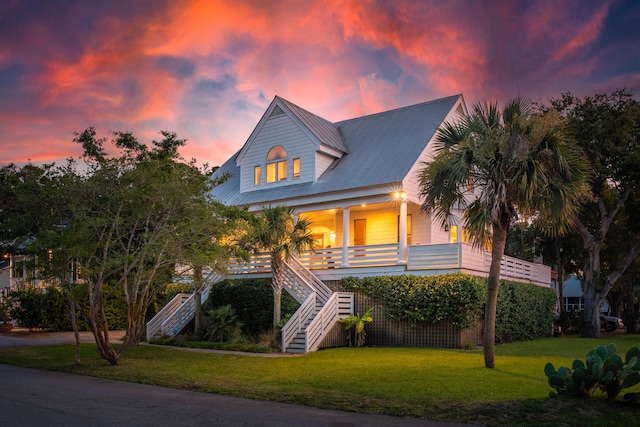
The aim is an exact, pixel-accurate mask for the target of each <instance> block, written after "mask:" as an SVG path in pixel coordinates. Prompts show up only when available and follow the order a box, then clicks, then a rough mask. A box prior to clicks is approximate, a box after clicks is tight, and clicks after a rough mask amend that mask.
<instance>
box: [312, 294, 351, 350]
mask: <svg viewBox="0 0 640 427" xmlns="http://www.w3.org/2000/svg"><path fill="white" fill-rule="evenodd" d="M353 301H354V296H353V293H351V292H335V293H334V294H333V295H331V298H329V301H327V303H326V304H325V305H324V306H323V307H322V308H321V309H320V311H319V312H318V314H317V315H316V317H314V318H313V320H312V321H311V323H309V326H307V329H306V335H307V336H306V351H316V350H318V348H319V347H320V344H322V339H323V338H324V337H325V336H326V335H327V333H328V332H329V331H330V330H331V328H333V326H334V325H335V324H336V322H337V321H338V320H340V319H343V318H345V317H348V316H349V315H351V314H353V309H354V302H353Z"/></svg>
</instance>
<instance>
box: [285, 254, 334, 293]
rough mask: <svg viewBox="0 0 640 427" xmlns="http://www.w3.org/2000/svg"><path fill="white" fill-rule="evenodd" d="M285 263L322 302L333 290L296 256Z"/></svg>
mask: <svg viewBox="0 0 640 427" xmlns="http://www.w3.org/2000/svg"><path fill="white" fill-rule="evenodd" d="M285 264H286V265H287V266H288V267H289V269H291V270H292V271H294V272H295V274H296V275H297V277H299V278H300V279H302V280H303V281H304V282H305V284H306V285H307V286H309V287H310V288H311V289H312V290H313V291H315V292H316V293H317V294H318V299H319V301H320V302H321V303H322V304H324V303H326V302H327V301H328V300H329V298H330V297H331V294H332V293H333V291H331V289H329V288H328V287H327V285H325V284H324V283H323V282H322V280H320V279H318V278H317V277H316V275H315V274H313V273H312V272H311V271H309V270H307V269H306V268H305V266H304V265H303V264H302V263H301V262H300V261H298V260H297V259H296V258H291V259H289V261H288V262H286V263H285Z"/></svg>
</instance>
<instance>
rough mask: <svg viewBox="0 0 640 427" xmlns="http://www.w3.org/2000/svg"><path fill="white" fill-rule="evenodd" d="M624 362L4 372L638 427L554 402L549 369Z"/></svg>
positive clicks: (604, 409)
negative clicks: (55, 373) (546, 369)
mask: <svg viewBox="0 0 640 427" xmlns="http://www.w3.org/2000/svg"><path fill="white" fill-rule="evenodd" d="M609 342H614V343H615V344H616V346H617V348H618V350H619V352H621V353H623V352H626V350H627V349H628V348H630V347H632V346H634V345H637V344H638V343H640V337H639V336H638V335H615V336H608V337H606V338H603V339H599V340H594V339H586V338H578V337H563V338H549V339H542V340H536V341H528V342H521V343H513V344H506V345H501V346H498V347H497V349H496V354H497V357H496V368H495V369H486V368H484V361H483V355H482V352H481V351H463V350H442V349H416V348H367V347H365V348H337V349H328V350H322V351H319V352H316V353H311V354H308V355H305V356H300V357H281V358H264V357H258V356H246V355H236V354H231V355H230V354H217V353H212V352H194V351H186V350H181V349H174V348H166V347H156V346H140V347H138V348H134V349H128V350H127V351H125V352H124V353H123V355H122V361H121V365H120V366H115V367H112V366H108V365H107V364H106V363H105V362H104V361H103V360H100V358H99V357H98V354H97V351H96V349H95V345H93V344H85V345H83V354H82V361H83V363H82V365H81V366H75V365H74V364H73V360H74V346H72V345H67V346H55V347H30V348H21V349H10V350H3V351H0V363H7V364H12V365H18V366H24V367H32V368H38V369H48V370H56V371H63V372H69V373H75V374H82V375H92V376H96V377H102V378H109V379H114V380H123V381H131V382H139V383H144V384H155V385H162V386H166V387H174V388H181V389H188V390H197V391H203V392H209V393H218V394H226V395H232V396H243V397H249V398H254V399H262V400H274V401H282V402H291V403H298V404H303V405H309V406H315V407H321V408H331V409H340V410H346V411H356V412H365V413H383V414H390V415H397V416H410V417H423V418H429V419H438V420H448V421H460V422H469V423H478V424H484V425H490V426H554V427H558V426H573V425H581V426H594V427H595V426H597V427H603V426H611V427H613V426H626V425H634V424H635V423H636V422H637V417H638V415H640V407H639V406H625V405H622V404H618V403H614V404H610V403H607V402H605V401H604V399H603V396H596V397H595V398H592V399H550V398H548V397H547V396H548V393H549V391H551V388H550V387H549V386H548V384H547V379H546V377H545V375H544V372H543V368H544V365H545V364H546V363H547V362H552V363H554V365H555V366H556V367H558V366H560V365H563V366H571V362H572V361H573V359H575V358H580V359H583V360H584V357H585V356H586V353H587V352H588V351H589V350H590V349H591V348H593V347H596V346H597V345H606V344H608V343H609ZM627 391H640V385H638V386H635V387H634V388H633V389H630V390H624V391H623V392H627Z"/></svg>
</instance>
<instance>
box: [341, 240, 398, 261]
mask: <svg viewBox="0 0 640 427" xmlns="http://www.w3.org/2000/svg"><path fill="white" fill-rule="evenodd" d="M399 252H400V250H399V246H398V244H397V243H390V244H387V245H366V246H349V251H348V254H347V260H348V263H349V267H371V266H376V267H377V266H385V265H396V264H397V263H398V260H399V259H400V258H399V256H398V254H399Z"/></svg>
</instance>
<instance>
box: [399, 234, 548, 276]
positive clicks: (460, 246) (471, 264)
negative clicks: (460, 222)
mask: <svg viewBox="0 0 640 427" xmlns="http://www.w3.org/2000/svg"><path fill="white" fill-rule="evenodd" d="M490 267H491V252H488V251H485V250H482V249H476V248H474V247H473V246H471V245H470V244H467V243H443V244H433V245H421V246H409V259H408V263H407V270H435V269H464V270H467V271H474V272H478V273H482V274H484V275H486V274H488V273H489V268H490ZM500 275H501V277H502V278H505V279H516V280H520V281H522V280H525V281H529V282H532V283H534V284H536V285H539V286H545V287H547V286H550V284H551V267H549V266H546V265H542V264H534V263H531V262H528V261H524V260H521V259H518V258H513V257H510V256H504V257H502V263H501V269H500Z"/></svg>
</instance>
